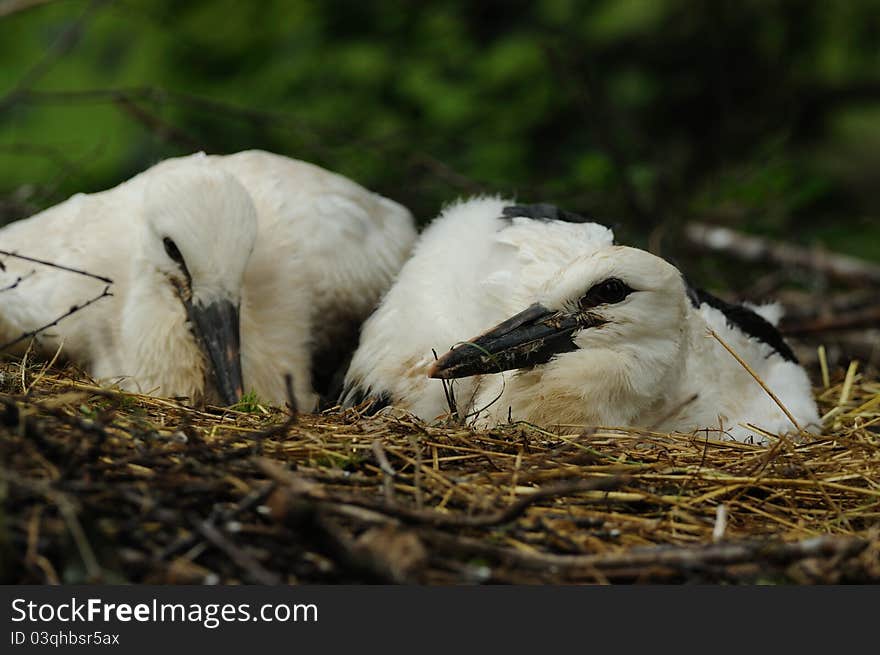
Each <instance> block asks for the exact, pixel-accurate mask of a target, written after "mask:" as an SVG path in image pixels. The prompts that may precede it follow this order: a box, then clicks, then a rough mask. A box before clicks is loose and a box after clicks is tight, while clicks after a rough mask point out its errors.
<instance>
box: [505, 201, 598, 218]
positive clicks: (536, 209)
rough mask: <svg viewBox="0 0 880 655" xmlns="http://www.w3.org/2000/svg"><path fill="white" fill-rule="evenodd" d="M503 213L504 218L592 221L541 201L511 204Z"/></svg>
mask: <svg viewBox="0 0 880 655" xmlns="http://www.w3.org/2000/svg"><path fill="white" fill-rule="evenodd" d="M501 214H502V216H503V218H517V217H519V216H523V217H525V218H534V219H536V220H540V221H563V222H565V223H592V222H593V221H591V220H590V219H589V218H587V217H586V216H583V215H581V214H577V213H575V212H570V211H567V210H565V209H560V208H559V207H557V206H556V205H551V204H550V203H547V202H539V203H535V204H533V205H509V206H507V207H505V208H504V209H503V210H502V211H501Z"/></svg>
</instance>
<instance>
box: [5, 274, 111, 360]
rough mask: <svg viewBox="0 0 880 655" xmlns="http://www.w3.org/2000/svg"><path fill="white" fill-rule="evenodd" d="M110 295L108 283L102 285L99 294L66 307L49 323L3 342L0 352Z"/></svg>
mask: <svg viewBox="0 0 880 655" xmlns="http://www.w3.org/2000/svg"><path fill="white" fill-rule="evenodd" d="M112 295H113V294H112V293H110V285H109V284H108V285H107V286H106V287H104V290H103V291H102V292H101V293H100V294H99V295H97V296H95V297H94V298H90V299H89V300H87V301H85V302H84V303H82V304H81V305H73V306H71V308H70V309H68V310H67V311H66V312H64V313H63V314H62V315H61V316H59V317H58V318H56V319H55V320H54V321H52V322H51V323H46V324H45V325H41V326H40V327H38V328H37V329H35V330H29V331H28V332H24V333H22V334H21V335H20V336H18V337H16V338H15V339H13V340H12V341H9V342H7V343H4V344H3V345H0V352H2V351H4V350H6V349H7V348H9V347H10V346H14V345H15V344H17V343H20V342H21V341H24V340H25V339H30V338H31V337H35V336H37V335H38V334H39V333H40V332H44V331H45V330H48V329H49V328H53V327H55V326H56V325H58V324H59V323H60V322H61V321H63V320H64V319H65V318H67V317H68V316H71V315H73V314H75V313H76V312H78V311H80V310H82V309H85V308H86V307H88V306H89V305H91V304H93V303H96V302H98V301H99V300H101V299H102V298H108V297H110V296H112Z"/></svg>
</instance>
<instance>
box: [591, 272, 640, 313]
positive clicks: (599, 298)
mask: <svg viewBox="0 0 880 655" xmlns="http://www.w3.org/2000/svg"><path fill="white" fill-rule="evenodd" d="M630 293H632V289H631V288H630V287H629V285H627V284H626V282H623V281H622V280H618V279H617V278H616V277H612V278H608V279H607V280H604V281H602V282H599V283H598V284H595V285H593V287H592V288H591V289H590V290H589V291H587V293H586V294H585V295H584V297H583V298H581V299H580V301H579V304H580V306H581V309H589V308H591V307H597V306H599V305H613V304H614V303H618V302H621V301H622V300H623V299H624V298H626V297H627V296H628V295H629V294H630Z"/></svg>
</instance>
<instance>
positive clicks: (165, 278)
mask: <svg viewBox="0 0 880 655" xmlns="http://www.w3.org/2000/svg"><path fill="white" fill-rule="evenodd" d="M414 239H415V229H414V227H413V224H412V218H411V216H410V214H409V212H408V211H407V210H406V209H405V208H403V207H402V206H400V205H398V204H397V203H394V202H393V201H391V200H388V199H386V198H383V197H381V196H379V195H377V194H374V193H371V192H369V191H368V190H366V189H364V188H363V187H361V186H359V185H357V184H356V183H354V182H352V181H351V180H348V179H346V178H344V177H342V176H340V175H336V174H334V173H331V172H329V171H326V170H324V169H321V168H319V167H317V166H314V165H311V164H308V163H306V162H301V161H297V160H292V159H288V158H286V157H282V156H279V155H274V154H271V153H267V152H262V151H246V152H240V153H237V154H234V155H227V156H208V155H204V154H202V153H198V154H195V155H191V156H187V157H180V158H175V159H170V160H166V161H163V162H160V163H158V164H156V165H155V166H153V167H152V168H150V169H148V170H146V171H144V172H143V173H140V174H139V175H137V176H135V177H133V178H131V179H130V180H128V181H126V182H123V183H122V184H120V185H118V186H117V187H114V188H112V189H110V190H108V191H104V192H100V193H94V194H88V195H86V194H77V195H76V196H73V197H72V198H70V199H69V200H67V201H65V202H63V203H61V204H59V205H57V206H55V207H52V208H49V209H47V210H45V211H43V212H41V213H39V214H37V215H35V216H33V217H31V218H29V219H25V220H22V221H18V222H16V223H13V224H11V225H8V226H6V227H4V228H3V229H2V230H0V249H3V250H7V251H15V252H18V253H19V254H22V255H31V256H34V257H39V258H41V259H45V260H49V261H52V262H53V263H56V264H61V265H65V266H71V267H74V268H77V269H81V270H85V271H88V272H90V273H94V274H97V275H103V276H107V277H110V278H112V280H113V285H112V287H111V291H112V293H113V296H112V297H109V298H104V299H101V300H100V301H98V302H95V303H94V304H93V305H91V306H89V307H87V308H86V309H83V310H82V311H79V312H77V313H75V314H73V315H71V316H70V317H68V318H66V319H65V320H63V321H61V322H60V323H59V324H58V325H57V326H56V327H54V328H52V329H51V330H47V331H46V332H43V333H41V334H40V336H39V344H40V347H41V348H42V349H43V350H44V351H47V352H50V353H51V352H54V350H55V349H57V348H58V347H59V346H60V345H62V343H63V351H62V352H63V353H64V354H66V356H67V357H69V358H71V359H73V360H76V361H78V362H80V363H82V364H84V365H86V366H87V368H88V370H89V371H90V372H91V373H92V375H93V376H94V377H96V378H100V379H103V380H108V381H111V382H113V381H118V382H119V383H120V385H121V386H122V387H123V388H127V389H131V390H135V391H139V392H143V393H153V394H157V395H166V396H187V397H189V398H191V399H193V400H194V401H198V400H201V399H209V400H213V399H216V398H217V396H218V395H219V397H220V399H221V400H225V401H226V402H231V401H232V400H234V397H235V396H240V394H241V391H242V388H246V389H247V390H249V391H250V390H253V391H255V392H256V393H257V395H258V396H259V397H260V398H262V399H264V400H266V401H269V402H274V403H279V404H280V403H283V402H284V401H285V400H286V398H287V396H286V389H285V383H284V375H285V374H286V373H291V374H292V377H293V386H294V395H295V400H296V402H297V404H298V405H299V407H300V408H301V409H303V410H311V409H313V408H314V407H315V405H316V403H317V392H316V389H315V386H314V385H313V371H312V369H313V367H314V365H315V364H316V362H317V361H318V359H320V358H321V357H322V356H323V353H327V352H328V351H329V352H332V351H333V350H334V349H337V348H339V347H340V343H342V342H344V341H345V340H346V339H353V338H354V337H353V335H354V334H356V330H357V325H358V322H359V321H360V320H362V319H363V318H364V317H365V316H366V315H367V314H368V313H369V311H370V309H371V308H372V306H373V305H374V304H375V303H376V302H377V300H378V299H379V297H380V295H381V294H382V292H383V291H384V290H385V289H386V288H387V286H388V285H389V284H390V282H391V279H392V277H393V276H394V274H395V273H396V272H397V269H398V268H399V267H400V265H401V264H402V263H403V260H404V259H405V257H406V256H407V254H408V252H409V249H410V246H411V244H412V242H413V241H414ZM4 263H5V266H6V271H5V273H0V288H3V287H5V286H9V285H10V284H12V283H13V282H14V280H15V279H16V278H17V277H19V276H27V277H26V278H25V279H22V281H21V282H20V283H19V284H17V285H16V286H15V287H14V288H12V289H10V290H7V291H5V292H2V293H0V343H5V342H7V341H9V340H12V339H14V338H15V337H16V336H17V335H18V334H21V333H22V332H27V331H30V330H33V329H35V328H37V327H39V326H41V325H45V324H47V323H49V322H51V321H52V320H54V319H56V318H57V317H58V316H59V315H61V314H63V313H64V312H65V311H67V310H68V308H70V307H71V305H73V304H75V303H81V302H83V301H84V300H86V299H88V298H90V297H94V296H95V295H96V290H97V291H100V288H101V285H102V284H103V283H101V282H99V281H97V280H94V279H91V278H88V277H85V276H77V275H73V274H71V273H68V272H64V271H60V270H57V269H50V268H46V269H42V268H41V269H39V270H36V272H35V273H34V274H33V275H29V272H30V271H31V270H32V269H34V268H35V266H34V265H33V264H31V263H29V262H23V261H19V260H16V259H14V258H4ZM239 316H240V319H239ZM239 349H240V365H239V364H238V363H237V360H238V354H239ZM329 359H331V360H332V359H333V358H332V357H330V358H329ZM233 360H235V361H233ZM236 366H239V367H240V370H239V371H238V372H237V373H236ZM218 368H219V369H228V370H227V371H226V373H228V375H226V374H225V373H224V375H222V376H220V378H223V379H221V380H219V382H218V379H217V376H215V375H212V374H211V373H212V371H213V372H215V373H216V370H217V369H218ZM236 375H237V376H238V378H239V382H238V383H236V382H235V378H236ZM224 379H225V380H226V382H223V380H224ZM224 384H225V385H226V387H227V388H225V389H224V388H221V387H223V386H224ZM218 385H219V386H218ZM236 386H237V388H236Z"/></svg>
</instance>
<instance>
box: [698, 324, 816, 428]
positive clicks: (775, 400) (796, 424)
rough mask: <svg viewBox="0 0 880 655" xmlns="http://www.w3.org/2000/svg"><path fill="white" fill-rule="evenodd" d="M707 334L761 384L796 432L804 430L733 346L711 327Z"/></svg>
mask: <svg viewBox="0 0 880 655" xmlns="http://www.w3.org/2000/svg"><path fill="white" fill-rule="evenodd" d="M709 334H711V335H712V336H713V337H714V338H715V340H716V341H717V342H718V343H720V344H721V345H722V346H724V349H725V350H726V351H727V352H729V353H730V354H731V356H732V357H733V358H734V359H735V360H736V361H737V362H739V365H740V366H742V367H743V368H744V369H745V370H746V371H748V374H749V375H751V376H752V377H753V378H754V379H755V382H757V383H758V384H759V385H760V386H761V388H762V389H763V390H764V391H765V392H766V393H767V395H768V396H770V397H771V398H772V399H773V402H775V403H776V404H777V405H779V409H781V410H782V413H783V414H785V416H786V417H788V420H789V421H791V424H792V425H793V426H794V427H795V429H796V430H797V431H798V433H802V432H803V431H804V430H803V428H801V426H800V424H799V423H798V422H797V420H796V419H795V418H794V416H792V414H791V412H789V411H788V408H787V407H786V406H785V405H783V404H782V401H781V400H779V397H778V396H777V395H776V394H775V393H773V392H772V391H771V390H770V387H768V386H767V385H766V384H765V383H764V380H762V379H761V378H760V376H759V375H758V374H757V373H755V371H754V370H753V369H752V367H751V366H749V365H748V362H746V360H744V359H743V358H742V357H740V356H739V354H738V353H737V352H736V351H735V350H734V349H733V348H731V347H730V346H728V345H727V342H725V341H724V339H722V338H721V337H719V336H718V333H717V332H715V330H713V329H712V328H709Z"/></svg>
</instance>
